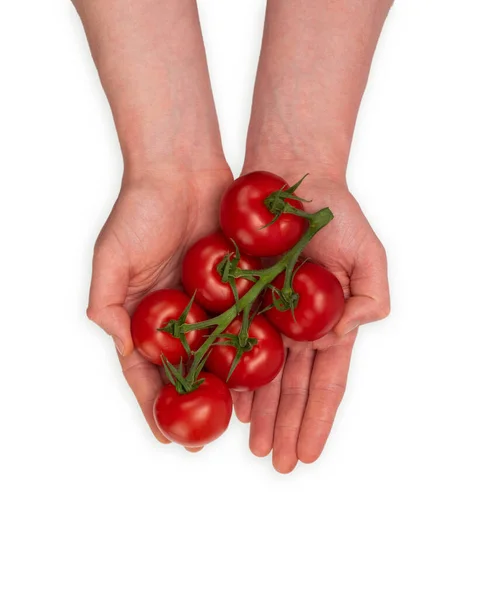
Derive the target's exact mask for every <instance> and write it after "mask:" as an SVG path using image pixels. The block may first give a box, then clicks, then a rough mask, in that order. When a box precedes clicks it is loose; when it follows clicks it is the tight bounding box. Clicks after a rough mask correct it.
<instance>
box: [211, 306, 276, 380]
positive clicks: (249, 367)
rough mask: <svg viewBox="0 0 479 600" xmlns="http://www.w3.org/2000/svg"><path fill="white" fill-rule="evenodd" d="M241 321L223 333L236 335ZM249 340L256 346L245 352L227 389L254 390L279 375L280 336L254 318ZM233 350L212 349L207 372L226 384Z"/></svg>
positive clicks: (221, 347)
mask: <svg viewBox="0 0 479 600" xmlns="http://www.w3.org/2000/svg"><path fill="white" fill-rule="evenodd" d="M240 329H241V318H240V317H236V319H235V320H234V321H233V322H232V323H231V325H229V326H228V327H227V328H226V330H225V331H226V333H233V334H238V333H239V331H240ZM249 337H250V338H256V339H257V340H258V343H257V344H256V345H255V346H253V348H252V349H251V350H250V351H248V352H245V353H244V354H243V356H242V357H241V359H240V361H239V363H238V364H237V366H236V368H235V370H234V371H233V373H232V375H231V377H230V378H229V380H228V382H227V383H228V386H229V387H230V388H232V389H234V390H237V391H250V390H255V389H257V388H259V387H262V386H263V385H267V384H268V383H270V382H271V381H273V379H274V378H275V377H276V375H277V374H278V373H279V372H280V371H281V367H282V366H283V363H284V345H283V339H282V338H281V335H280V333H279V332H278V331H277V330H276V329H275V328H274V327H273V326H272V325H271V323H269V322H268V321H267V319H265V318H264V317H263V316H261V315H257V316H256V317H255V318H254V319H253V321H252V323H251V325H250V328H249ZM235 356H236V349H235V348H234V347H233V346H213V349H212V350H211V354H210V356H209V358H208V360H207V362H206V368H207V369H209V370H210V371H211V372H212V373H214V374H215V375H217V376H218V377H219V378H220V379H221V380H222V381H226V379H227V377H228V373H229V371H230V368H231V365H232V363H233V360H234V358H235Z"/></svg>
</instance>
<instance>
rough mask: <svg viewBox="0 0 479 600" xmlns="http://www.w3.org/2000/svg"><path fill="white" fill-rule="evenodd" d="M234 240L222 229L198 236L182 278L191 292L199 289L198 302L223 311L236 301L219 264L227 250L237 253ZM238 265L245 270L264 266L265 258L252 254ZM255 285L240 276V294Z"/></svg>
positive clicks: (189, 252)
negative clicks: (200, 237)
mask: <svg viewBox="0 0 479 600" xmlns="http://www.w3.org/2000/svg"><path fill="white" fill-rule="evenodd" d="M234 252H235V248H234V246H233V244H232V243H231V242H230V241H229V240H227V239H226V238H225V236H224V235H223V234H222V233H221V232H219V231H218V232H217V233H212V234H211V235H208V236H206V237H204V238H202V239H201V240H198V241H197V242H196V244H194V245H193V246H192V247H191V248H190V249H189V250H188V252H187V253H186V255H185V258H184V260H183V267H182V280H183V286H184V288H185V290H186V291H187V292H188V294H190V295H193V294H194V292H195V291H196V296H195V302H197V303H198V304H199V305H200V306H202V307H203V308H205V309H206V310H209V311H211V312H213V313H222V312H224V311H225V310H228V308H230V307H231V306H233V304H234V303H235V299H234V296H233V291H232V289H231V286H230V284H229V283H223V282H222V281H221V275H220V273H219V272H218V265H219V264H220V263H221V261H222V260H223V259H224V257H225V256H226V255H227V254H233V255H234ZM238 267H239V268H240V269H245V270H258V269H261V262H260V261H259V260H258V259H257V258H253V257H251V256H244V255H243V256H242V257H241V258H240V260H239V262H238ZM253 285H254V282H252V281H248V279H244V278H238V279H236V289H237V290H238V296H239V297H240V298H241V296H244V294H246V292H247V291H248V290H250V289H251V288H252V287H253Z"/></svg>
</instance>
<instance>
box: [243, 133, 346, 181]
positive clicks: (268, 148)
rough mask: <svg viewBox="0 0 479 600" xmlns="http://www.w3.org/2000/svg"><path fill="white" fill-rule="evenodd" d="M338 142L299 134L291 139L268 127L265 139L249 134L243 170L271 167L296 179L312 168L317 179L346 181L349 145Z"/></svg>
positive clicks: (274, 171)
mask: <svg viewBox="0 0 479 600" xmlns="http://www.w3.org/2000/svg"><path fill="white" fill-rule="evenodd" d="M338 146H339V140H335V143H334V144H328V143H326V142H325V140H318V141H315V140H311V139H309V140H307V141H303V138H299V137H298V138H297V139H295V140H294V141H293V142H291V140H290V139H288V138H283V137H282V136H281V135H275V134H274V133H272V131H271V130H269V131H268V134H267V136H266V139H265V138H263V139H261V136H255V135H254V136H248V142H247V146H246V155H245V161H244V165H243V173H249V172H251V171H271V172H273V173H278V174H279V175H281V176H282V177H283V176H284V177H286V176H288V177H293V178H297V179H299V178H300V177H301V176H302V175H304V174H305V173H310V172H311V173H314V176H315V178H317V179H325V180H330V181H332V182H336V183H338V184H341V185H345V183H346V168H347V161H348V155H349V146H348V148H347V149H346V148H345V147H338ZM344 146H346V144H344ZM286 178H287V177H286Z"/></svg>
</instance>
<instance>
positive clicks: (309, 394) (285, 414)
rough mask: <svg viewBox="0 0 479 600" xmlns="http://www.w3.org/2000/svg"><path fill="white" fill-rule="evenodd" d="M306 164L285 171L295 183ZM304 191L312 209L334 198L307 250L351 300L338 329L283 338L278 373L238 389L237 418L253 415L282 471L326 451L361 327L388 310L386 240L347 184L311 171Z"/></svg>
mask: <svg viewBox="0 0 479 600" xmlns="http://www.w3.org/2000/svg"><path fill="white" fill-rule="evenodd" d="M249 167H250V165H248V171H251V170H254V168H249ZM304 172H306V171H305V170H304V167H301V166H298V168H293V167H292V166H291V165H289V166H288V169H287V170H286V171H285V172H284V173H283V171H281V172H280V173H279V174H281V176H284V177H285V178H286V180H287V181H288V182H289V181H291V182H292V183H294V182H295V181H297V180H298V179H299V178H300V177H301V176H302V175H303V174H304ZM297 193H298V194H299V195H300V196H301V197H303V198H306V199H311V200H312V202H311V203H310V204H305V206H304V208H305V210H308V211H309V212H314V211H316V210H319V209H320V208H323V207H326V206H329V207H330V208H331V210H332V211H333V214H334V220H333V221H332V222H331V223H330V224H329V225H328V226H327V227H326V228H325V229H324V230H322V231H321V232H319V233H318V234H317V235H316V236H315V237H314V238H313V240H312V241H311V242H310V244H309V245H308V246H307V249H306V252H305V255H306V256H308V257H309V258H311V260H313V261H315V262H317V263H320V264H322V265H323V266H324V267H326V268H327V269H329V270H330V271H332V272H333V273H334V274H335V275H336V277H338V279H339V281H340V282H341V284H342V286H343V289H344V293H345V296H346V298H347V302H346V308H345V312H344V315H343V317H342V319H341V321H340V322H339V323H338V325H337V326H336V328H335V330H334V332H332V333H330V334H328V335H327V336H325V337H324V338H322V339H321V340H318V341H316V342H304V343H300V342H294V341H292V340H289V339H287V338H284V341H285V345H286V348H287V350H288V352H287V358H286V362H285V365H284V368H283V371H282V372H281V373H280V374H279V376H278V377H277V378H276V380H275V381H273V382H272V383H271V384H270V385H268V386H266V387H264V388H260V389H259V390H258V391H257V392H255V393H254V394H253V393H241V394H235V410H236V414H237V416H238V418H239V419H240V421H243V422H245V423H246V422H249V421H251V429H250V448H251V451H252V452H253V454H255V455H256V456H266V455H268V454H269V452H270V451H271V449H272V450H273V465H274V467H275V469H276V470H277V471H279V472H280V473H289V472H290V471H292V470H293V469H294V467H295V466H296V464H297V462H298V460H300V461H301V462H304V463H312V462H314V461H315V460H316V459H317V458H318V457H319V455H320V454H321V452H322V450H323V447H324V445H325V443H326V440H327V438H328V436H329V432H330V430H331V427H332V424H333V420H334V417H335V414H336V411H337V409H338V406H339V404H340V402H341V399H342V397H343V394H344V390H345V386H346V379H347V374H348V369H349V362H350V359H351V352H352V348H353V344H354V341H355V339H356V335H357V331H358V327H359V325H361V324H364V323H369V322H371V321H376V320H378V319H382V318H384V317H386V316H387V315H388V313H389V290H388V281H387V266H386V254H385V251H384V248H383V247H382V245H381V243H380V241H379V240H378V238H377V237H376V235H375V233H374V232H373V230H372V229H371V227H370V225H369V223H368V221H367V220H366V218H365V216H364V215H363V213H362V211H361V209H360V207H359V205H358V203H357V202H356V200H355V199H354V198H353V196H352V195H351V194H350V193H349V191H348V190H347V188H346V185H345V184H342V183H341V182H337V181H336V180H332V179H327V178H326V179H324V178H323V179H313V177H312V176H311V175H310V176H309V177H308V178H307V179H306V180H305V181H304V183H303V184H302V186H301V188H300V189H299V190H298V191H297Z"/></svg>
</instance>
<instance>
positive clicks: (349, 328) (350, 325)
mask: <svg viewBox="0 0 479 600" xmlns="http://www.w3.org/2000/svg"><path fill="white" fill-rule="evenodd" d="M359 325H360V323H359V321H352V322H351V323H348V324H347V325H346V329H345V330H344V333H343V335H348V333H351V331H354V330H355V329H356V328H357V327H359Z"/></svg>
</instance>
